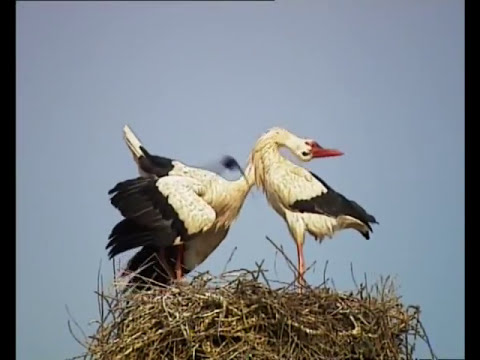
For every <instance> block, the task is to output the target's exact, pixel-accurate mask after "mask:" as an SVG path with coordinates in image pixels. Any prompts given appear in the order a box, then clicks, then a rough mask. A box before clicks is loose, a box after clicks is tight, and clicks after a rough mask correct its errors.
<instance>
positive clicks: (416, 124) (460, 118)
mask: <svg viewBox="0 0 480 360" xmlns="http://www.w3.org/2000/svg"><path fill="white" fill-rule="evenodd" d="M464 11H465V10H464V2H463V1H447V0H435V1H434V0H424V1H413V0H406V1H389V2H385V1H373V0H371V1H343V0H337V1H317V0H311V1H285V0H283V1H282V0H280V1H275V2H225V3H215V2H143V3H142V2H139V3H137V2H135V3H133V2H68V3H67V2H65V3H62V2H17V50H16V52H17V74H16V79H17V105H16V108H17V269H16V270H17V345H16V347H17V356H18V357H17V358H18V359H64V358H66V357H68V356H73V355H76V354H78V353H79V352H80V351H81V349H80V347H79V346H78V345H77V344H76V343H75V342H74V340H73V339H72V338H71V336H70V335H69V333H68V330H67V319H68V315H67V312H66V310H65V305H68V307H69V308H70V310H71V312H72V313H73V315H74V317H75V318H76V320H77V321H79V323H80V324H81V325H82V326H83V328H84V330H86V331H87V332H90V333H91V332H92V331H93V330H94V326H89V325H88V322H89V321H90V320H93V319H95V318H96V316H97V311H96V309H97V307H96V297H95V295H94V293H93V291H94V290H95V288H96V276H97V271H98V267H99V264H100V261H101V262H102V269H103V274H104V277H105V281H106V282H107V283H108V281H110V280H111V278H112V274H111V264H110V263H109V262H108V260H107V256H106V251H105V250H104V247H105V244H106V241H107V236H108V233H109V231H110V230H111V227H112V226H113V225H114V224H115V223H116V222H117V221H118V220H119V219H120V217H119V214H118V213H117V212H116V211H115V209H113V208H112V207H111V205H110V204H109V201H108V196H107V191H108V190H109V189H110V188H111V187H112V186H113V185H115V183H116V182H118V181H121V180H123V179H126V178H130V177H134V176H136V168H135V167H134V164H133V162H132V160H131V156H130V154H129V153H128V151H127V148H126V146H125V145H124V143H123V140H122V134H121V131H122V127H123V125H124V124H130V125H131V127H132V128H133V129H134V131H135V132H136V133H137V134H138V135H139V137H140V138H141V139H142V141H143V142H144V143H145V145H146V146H147V147H148V148H149V149H150V150H151V151H152V152H153V153H156V154H161V155H164V156H170V157H174V158H177V159H181V160H182V161H184V162H186V163H188V164H191V165H202V164H205V163H209V162H211V161H212V160H215V159H217V158H218V157H219V156H220V155H221V154H224V153H230V154H232V155H234V156H235V157H237V158H238V159H239V160H241V161H242V162H245V161H246V158H247V155H248V153H249V151H250V149H251V147H252V146H253V144H254V142H255V140H256V139H257V138H258V136H260V134H261V133H262V132H264V131H265V130H267V129H268V128H270V127H272V126H283V127H286V128H287V129H289V130H291V131H293V132H294V133H296V134H298V135H300V136H304V137H310V138H314V139H316V140H317V141H318V142H319V143H320V144H322V145H324V146H331V147H335V148H339V149H340V150H342V151H344V152H345V156H343V157H341V158H332V159H325V160H317V161H315V162H311V163H309V164H307V165H306V167H308V168H309V169H310V170H312V171H314V172H315V173H317V174H318V175H319V176H321V177H323V178H324V179H325V180H326V181H327V182H328V183H329V184H330V185H332V186H333V187H334V188H335V189H336V190H338V191H340V192H342V193H343V194H344V195H346V196H347V197H350V198H352V199H354V200H356V201H358V202H359V203H360V204H362V205H363V206H364V207H365V208H366V209H367V210H368V211H369V212H371V213H372V214H373V215H375V216H376V217H377V219H378V220H379V222H380V225H379V226H377V227H376V228H375V229H374V230H375V232H374V234H373V236H372V238H371V240H370V241H365V240H364V239H363V238H362V237H361V236H359V235H358V234H356V233H355V232H353V231H345V232H343V233H339V234H338V235H337V236H336V237H335V238H334V239H333V240H329V241H325V242H324V243H322V244H321V245H319V244H318V243H316V242H315V241H313V239H311V238H307V241H306V245H305V254H306V261H307V263H308V264H311V263H312V262H313V261H317V264H318V265H317V271H316V272H315V273H311V274H309V276H308V280H309V282H311V283H313V284H316V283H319V282H321V278H322V271H321V270H322V269H323V265H324V263H325V261H327V260H328V261H329V265H328V275H329V276H331V277H333V279H334V281H335V284H336V286H337V287H338V288H341V289H350V288H352V287H353V284H352V280H351V277H350V263H353V266H354V269H355V272H356V273H357V274H358V276H359V277H361V276H362V275H363V273H366V274H367V277H368V278H369V279H370V281H373V280H375V279H377V278H378V277H379V276H380V275H383V276H386V275H392V276H396V279H397V284H398V285H399V286H400V288H399V292H400V293H401V295H402V296H403V300H404V301H405V303H407V304H418V305H420V306H421V308H422V317H423V321H424V323H425V326H426V328H427V331H428V334H429V336H430V339H431V341H432V344H433V346H434V348H435V350H436V353H437V355H438V356H439V357H443V358H459V357H464V337H465V332H464V311H465V307H464V300H465V298H464V289H465V288H464V264H465V260H464V250H465V247H464V234H465V228H464V221H465V220H464V219H465V212H464V195H465V188H464V170H465V163H464V161H465V157H464V133H465V127H464V111H465V109H464V96H465V92H464V71H465V66H464V49H465V45H464ZM228 177H229V178H233V175H228ZM265 235H268V236H270V237H271V238H272V239H274V240H275V241H276V242H277V243H280V244H282V245H283V246H284V247H285V248H286V250H287V251H288V252H289V253H291V254H292V257H293V258H295V245H294V243H293V241H292V240H291V238H290V236H289V234H288V231H287V228H286V226H285V224H284V223H283V221H282V220H281V219H280V218H279V217H278V216H277V215H276V214H275V213H274V212H273V211H272V210H271V209H270V208H269V207H268V205H267V203H266V200H265V199H264V197H263V195H261V193H260V192H258V191H256V190H253V191H252V193H251V195H250V196H249V197H248V199H247V201H246V203H245V205H244V207H243V210H242V212H241V213H240V216H239V218H238V220H237V222H236V223H235V224H234V226H233V228H232V230H231V232H230V234H229V236H228V238H227V239H226V240H225V242H224V243H223V244H222V245H221V246H220V247H219V248H218V250H217V251H215V252H214V253H213V254H212V255H211V257H210V258H208V259H207V261H206V262H205V263H204V264H202V266H201V267H200V268H199V269H198V270H199V271H205V270H210V271H211V272H213V273H219V272H220V271H221V270H222V269H223V267H224V265H225V263H226V261H227V259H228V257H229V255H230V253H231V251H232V249H233V248H234V247H238V250H237V252H236V254H235V256H234V258H233V261H232V262H231V264H230V268H236V267H253V266H254V263H255V261H261V260H262V259H265V261H266V266H267V267H268V268H270V269H273V263H274V260H275V255H274V251H273V248H272V246H271V245H270V244H269V243H268V242H267V241H266V240H265ZM277 271H278V277H279V278H281V279H283V280H290V279H291V274H290V273H289V271H288V269H287V267H286V266H280V264H278V265H277ZM272 276H273V275H272ZM421 355H426V352H425V348H424V347H423V346H422V347H420V348H419V353H418V356H421Z"/></svg>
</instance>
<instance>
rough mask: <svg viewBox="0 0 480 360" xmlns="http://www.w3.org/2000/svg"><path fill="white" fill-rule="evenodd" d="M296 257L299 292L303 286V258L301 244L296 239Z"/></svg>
mask: <svg viewBox="0 0 480 360" xmlns="http://www.w3.org/2000/svg"><path fill="white" fill-rule="evenodd" d="M297 257H298V285H299V289H298V290H299V292H300V293H301V292H302V290H303V287H304V286H305V278H304V274H305V259H304V257H303V244H302V243H301V242H298V241H297Z"/></svg>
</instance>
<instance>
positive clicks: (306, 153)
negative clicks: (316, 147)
mask: <svg viewBox="0 0 480 360" xmlns="http://www.w3.org/2000/svg"><path fill="white" fill-rule="evenodd" d="M302 155H303V156H308V155H310V153H309V152H308V151H302Z"/></svg>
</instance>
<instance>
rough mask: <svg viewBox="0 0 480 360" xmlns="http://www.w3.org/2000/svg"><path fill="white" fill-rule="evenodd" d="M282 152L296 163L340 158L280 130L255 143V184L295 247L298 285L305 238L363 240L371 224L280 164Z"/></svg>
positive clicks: (353, 206) (355, 208)
mask: <svg viewBox="0 0 480 360" xmlns="http://www.w3.org/2000/svg"><path fill="white" fill-rule="evenodd" d="M282 147H286V148H288V149H289V150H291V151H292V153H293V154H294V155H295V156H296V157H297V158H298V159H299V160H301V161H304V162H307V161H310V160H312V159H314V158H320V157H330V156H340V155H342V153H341V152H340V151H338V150H333V149H325V148H322V147H321V146H320V145H318V143H317V142H315V141H313V140H311V139H304V138H299V137H298V136H296V135H294V134H292V133H290V132H289V131H287V130H285V129H282V128H273V129H271V130H269V131H268V132H267V133H265V134H264V135H263V136H262V137H260V139H259V140H258V141H257V143H256V145H255V151H254V152H253V154H252V155H253V156H252V161H253V164H254V167H255V182H256V185H257V186H258V187H259V188H260V189H262V190H263V191H264V192H265V194H266V197H267V200H268V202H269V204H270V205H271V207H272V208H273V209H274V210H275V211H276V212H277V213H278V214H279V215H280V216H282V217H283V219H284V220H285V222H286V223H287V226H288V229H289V231H290V234H291V236H292V237H293V239H294V240H295V242H296V244H297V255H298V263H299V266H298V267H299V275H300V276H299V281H300V282H301V283H302V282H303V274H304V271H305V264H304V256H303V250H302V249H303V243H304V241H305V234H306V233H307V232H308V233H310V234H311V235H312V236H313V237H315V238H316V239H317V240H319V241H322V240H323V239H324V238H325V237H332V236H333V235H334V233H335V232H336V231H339V230H342V229H349V228H350V229H355V230H357V231H359V232H360V233H361V234H362V235H363V236H364V237H365V238H366V239H368V238H369V233H370V232H371V231H372V228H371V225H370V224H371V223H376V220H375V218H374V217H373V216H372V215H370V214H368V213H367V212H366V211H365V210H364V209H363V208H362V207H360V206H359V205H358V204H357V203H356V202H354V201H350V200H348V199H347V198H345V197H344V196H343V195H341V194H339V193H338V192H336V191H335V190H334V189H332V188H331V187H330V186H329V185H328V184H327V183H326V182H325V181H323V180H322V179H320V178H319V177H318V176H317V175H315V174H313V173H312V172H310V171H308V170H305V169H304V168H302V167H300V166H297V165H295V164H293V163H292V162H291V161H289V160H287V159H285V158H284V157H283V156H282V155H281V154H280V152H279V149H280V148H282Z"/></svg>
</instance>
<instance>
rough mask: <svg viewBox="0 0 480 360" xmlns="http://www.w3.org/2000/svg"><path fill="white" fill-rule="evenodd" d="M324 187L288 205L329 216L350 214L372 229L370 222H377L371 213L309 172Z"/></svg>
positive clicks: (294, 208) (297, 209)
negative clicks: (324, 189)
mask: <svg viewBox="0 0 480 360" xmlns="http://www.w3.org/2000/svg"><path fill="white" fill-rule="evenodd" d="M310 173H311V174H312V176H313V177H314V178H315V179H317V180H318V181H319V182H320V183H321V184H322V185H323V186H325V188H326V189H327V192H326V193H324V194H322V195H319V196H315V197H313V198H311V199H307V200H297V201H295V202H294V203H293V204H292V205H291V206H290V207H291V209H293V210H296V211H299V212H306V213H315V214H322V215H326V216H331V217H339V216H351V217H353V218H355V219H357V220H359V221H361V222H362V223H364V224H365V226H367V227H368V229H369V230H370V231H372V227H371V225H370V224H378V222H377V220H376V219H375V217H374V216H373V215H370V214H369V213H368V212H367V211H366V210H365V209H364V208H363V207H361V206H360V205H359V204H358V203H357V202H355V201H353V200H349V199H347V198H346V197H345V196H343V195H342V194H340V193H338V192H336V191H335V190H334V189H333V188H332V187H331V186H329V185H328V184H327V183H326V182H325V181H324V180H322V179H321V178H320V177H319V176H318V175H316V174H314V173H313V172H310Z"/></svg>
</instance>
